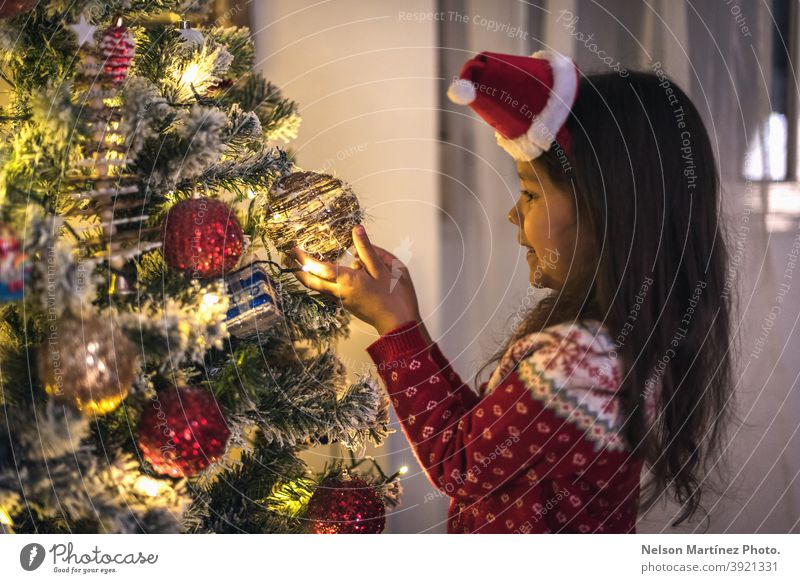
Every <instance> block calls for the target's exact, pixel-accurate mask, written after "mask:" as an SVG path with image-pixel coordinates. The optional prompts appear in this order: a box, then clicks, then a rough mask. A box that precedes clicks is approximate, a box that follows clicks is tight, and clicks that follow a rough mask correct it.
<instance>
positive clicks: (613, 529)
mask: <svg viewBox="0 0 800 583" xmlns="http://www.w3.org/2000/svg"><path fill="white" fill-rule="evenodd" d="M612 348H613V346H612V342H611V339H610V337H609V334H608V331H607V330H606V328H605V327H603V326H601V324H600V323H599V322H596V321H583V322H575V323H564V324H557V325H554V326H550V327H548V328H545V329H544V330H543V331H541V332H537V333H534V334H530V335H528V336H525V337H524V338H522V339H520V340H519V341H517V342H516V343H514V344H513V345H512V346H511V347H509V349H508V350H507V351H506V354H505V355H504V356H503V358H502V359H501V361H500V362H499V364H498V366H497V368H496V369H495V370H494V371H493V372H492V375H491V377H490V378H489V380H488V381H487V382H485V383H483V385H481V387H480V394H475V392H474V391H472V390H471V389H470V388H469V387H468V386H467V385H466V384H465V383H463V382H462V381H461V379H460V378H459V377H458V375H457V374H456V373H455V372H454V371H453V369H452V367H451V366H450V363H449V362H448V361H447V359H446V358H445V357H444V355H443V354H442V352H441V350H440V349H439V347H438V345H437V344H436V343H433V344H431V345H428V344H427V343H426V342H425V340H424V339H423V338H422V335H421V331H420V327H419V325H418V323H416V322H407V323H405V324H403V325H402V326H399V327H398V328H396V329H394V330H392V331H390V332H388V333H387V334H385V335H383V336H381V337H380V338H379V339H378V340H376V341H375V342H373V343H372V344H371V345H369V346H368V347H367V352H368V353H369V355H370V356H371V358H372V360H373V361H374V362H375V365H376V367H377V370H378V373H379V375H380V376H381V378H382V379H383V381H384V383H385V384H386V388H387V391H388V393H389V396H390V399H391V402H392V405H393V406H394V408H395V411H396V413H397V416H398V418H399V419H400V423H401V426H402V429H403V432H404V434H405V435H406V437H407V439H408V440H409V442H410V443H411V444H412V447H413V451H414V454H415V456H416V457H417V459H418V461H419V462H420V465H421V466H422V467H423V468H425V471H426V473H427V475H428V477H429V478H430V479H431V481H432V482H433V484H434V485H435V486H436V487H437V488H439V490H441V491H442V492H443V493H445V494H447V495H448V496H450V497H451V500H450V508H449V513H448V521H447V531H448V532H451V533H557V532H563V533H571V532H575V533H590V532H598V533H600V532H604V533H620V532H623V533H633V532H635V527H636V515H637V508H638V501H639V474H640V471H641V465H642V464H641V460H640V459H639V458H638V456H636V455H635V454H632V453H631V451H630V448H629V446H628V444H627V441H626V439H625V438H624V436H623V435H622V433H621V432H620V427H621V423H622V409H621V406H620V403H619V395H618V394H617V391H618V387H619V385H620V380H621V378H622V370H621V363H620V362H618V361H617V359H616V358H614V357H612V353H613V351H612Z"/></svg>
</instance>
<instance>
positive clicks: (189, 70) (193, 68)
mask: <svg viewBox="0 0 800 583" xmlns="http://www.w3.org/2000/svg"><path fill="white" fill-rule="evenodd" d="M199 75H200V65H198V64H197V63H192V64H191V65H189V66H188V67H186V69H185V70H184V71H183V75H181V81H180V82H181V85H183V86H184V87H190V86H191V85H192V84H193V83H194V82H195V81H197V77H198V76H199Z"/></svg>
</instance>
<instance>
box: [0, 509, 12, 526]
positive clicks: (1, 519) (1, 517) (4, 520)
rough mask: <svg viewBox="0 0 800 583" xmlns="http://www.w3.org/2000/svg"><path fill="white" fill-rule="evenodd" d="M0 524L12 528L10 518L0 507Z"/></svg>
mask: <svg viewBox="0 0 800 583" xmlns="http://www.w3.org/2000/svg"><path fill="white" fill-rule="evenodd" d="M0 524H5V525H6V526H12V525H13V522H12V521H11V516H10V515H9V514H8V512H6V510H5V508H2V507H0Z"/></svg>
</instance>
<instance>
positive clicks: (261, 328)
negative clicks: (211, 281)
mask: <svg viewBox="0 0 800 583" xmlns="http://www.w3.org/2000/svg"><path fill="white" fill-rule="evenodd" d="M267 264H268V262H266V261H254V262H253V263H250V264H249V265H246V266H245V267H242V268H241V269H238V270H236V271H234V272H232V273H229V274H228V275H227V276H226V277H225V285H226V287H227V290H228V300H229V304H228V305H229V308H228V314H227V317H226V324H227V327H228V332H229V333H230V334H231V336H234V337H236V338H253V337H256V336H258V335H259V333H261V334H263V333H265V332H266V331H267V330H269V329H270V328H272V327H273V326H275V324H276V323H278V322H280V321H282V320H283V314H282V312H281V309H280V305H279V301H280V300H279V298H280V296H279V295H278V293H277V291H276V286H275V283H274V281H273V280H272V278H271V277H270V276H269V275H267V271H266V269H265V266H266V265H267Z"/></svg>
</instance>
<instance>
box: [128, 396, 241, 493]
mask: <svg viewBox="0 0 800 583" xmlns="http://www.w3.org/2000/svg"><path fill="white" fill-rule="evenodd" d="M228 437H230V430H229V429H228V424H227V423H226V421H225V417H224V416H223V415H222V412H221V411H220V408H219V405H218V404H217V401H216V399H214V396H213V395H212V394H211V393H209V392H207V391H204V390H203V389H198V388H193V387H189V388H180V389H174V390H172V391H168V392H164V393H159V394H158V397H157V399H155V400H153V401H152V402H151V403H148V404H147V406H146V407H145V410H144V411H143V413H142V417H141V419H140V420H139V447H140V448H141V450H142V455H144V459H145V460H147V461H148V462H149V463H150V464H151V465H152V466H153V469H155V471H156V472H158V473H159V474H163V475H168V476H172V477H173V478H180V477H183V476H194V475H195V474H197V473H199V472H201V471H203V470H204V469H206V468H207V467H208V466H209V465H210V464H211V463H212V462H213V461H215V460H216V459H217V458H218V457H219V456H220V455H222V453H223V452H224V451H225V446H226V444H227V443H228Z"/></svg>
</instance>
